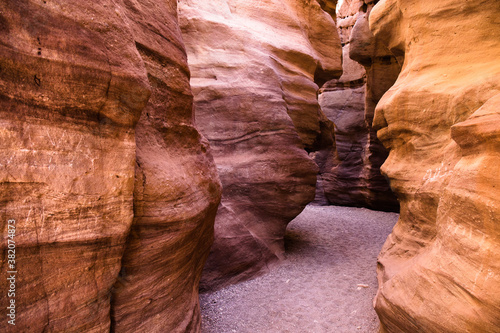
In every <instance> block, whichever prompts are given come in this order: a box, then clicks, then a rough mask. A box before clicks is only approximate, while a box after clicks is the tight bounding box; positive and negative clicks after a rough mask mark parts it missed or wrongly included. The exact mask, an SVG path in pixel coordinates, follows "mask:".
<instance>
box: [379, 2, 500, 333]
mask: <svg viewBox="0 0 500 333" xmlns="http://www.w3.org/2000/svg"><path fill="white" fill-rule="evenodd" d="M499 15H500V6H499V5H498V2H497V1H475V2H471V1H465V0H462V1H456V0H454V1H451V0H445V1H431V0H418V1H417V0H414V1H406V2H403V1H394V0H391V1H381V2H380V3H379V4H378V5H377V6H375V7H374V9H373V11H372V12H371V15H370V27H371V29H372V31H373V32H374V34H375V37H376V38H379V39H380V40H383V41H384V42H385V43H386V45H388V46H389V48H390V49H391V51H392V53H393V54H395V55H397V56H401V55H403V54H404V64H403V68H402V72H401V74H400V76H399V77H398V79H397V81H396V83H395V84H394V86H393V87H392V88H391V89H390V90H389V91H388V92H387V93H386V94H385V95H384V97H383V98H382V100H381V101H380V103H379V104H378V105H377V109H376V114H375V126H376V127H377V129H378V137H379V138H380V139H381V141H382V142H383V143H384V145H385V146H386V147H387V148H388V149H389V150H390V154H389V157H388V159H387V161H386V162H385V164H384V165H383V167H382V170H383V172H384V173H385V174H386V175H387V176H388V177H389V178H390V179H391V186H392V188H393V190H394V191H395V192H396V194H397V196H398V198H399V199H400V201H401V216H400V220H399V221H398V223H397V225H396V226H395V228H394V230H393V232H392V234H391V235H390V236H389V237H388V239H387V242H386V244H385V245H384V247H383V249H382V252H381V254H380V256H379V268H378V278H379V290H378V294H377V296H376V299H375V308H376V311H377V313H378V315H379V317H380V320H381V326H382V329H381V330H382V331H383V332H498V330H499V327H500V310H499V309H500V287H499V286H500V223H499V222H500V201H499V199H498V198H499V195H500V169H499V162H500V154H499V152H500V144H499V143H500V114H499V110H500V62H499V61H498V59H499V57H500V19H499V17H500V16H499Z"/></svg>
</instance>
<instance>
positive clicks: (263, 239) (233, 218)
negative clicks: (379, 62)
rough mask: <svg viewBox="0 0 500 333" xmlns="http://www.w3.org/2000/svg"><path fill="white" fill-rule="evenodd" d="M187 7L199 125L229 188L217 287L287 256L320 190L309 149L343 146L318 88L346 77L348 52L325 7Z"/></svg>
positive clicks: (214, 266)
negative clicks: (291, 226)
mask: <svg viewBox="0 0 500 333" xmlns="http://www.w3.org/2000/svg"><path fill="white" fill-rule="evenodd" d="M327 5H328V6H330V8H331V6H332V2H323V6H327ZM333 7H334V5H333ZM325 8H326V7H325ZM179 9H180V10H179V15H180V20H181V28H182V31H183V35H184V39H185V41H186V48H187V51H188V58H189V66H190V68H191V71H192V78H191V85H192V87H193V93H194V96H195V105H196V110H197V112H196V123H197V125H198V126H199V128H200V130H201V132H202V133H203V134H204V135H205V136H206V137H207V138H208V140H209V141H210V145H211V147H212V149H213V154H214V159H215V163H216V165H217V169H218V172H219V175H220V178H221V182H222V184H223V198H222V203H221V205H220V207H219V211H218V214H217V219H216V223H215V242H214V246H213V248H212V252H211V254H210V256H209V259H208V262H207V265H206V268H205V272H204V275H203V281H202V285H203V288H206V289H210V288H217V287H220V286H222V285H223V284H226V283H234V282H237V281H240V280H243V279H246V278H248V277H251V276H253V275H255V274H257V273H259V272H261V271H263V270H265V269H266V267H267V265H268V264H270V263H271V262H273V261H275V260H277V259H279V258H282V257H283V254H284V242H283V236H284V232H285V228H286V225H287V224H288V222H289V221H291V220H292V219H293V218H294V217H295V216H296V215H298V214H299V213H300V212H301V211H302V209H303V208H304V206H305V205H306V204H307V203H308V202H310V201H311V200H312V199H313V198H314V193H315V184H316V174H317V166H316V164H315V163H314V162H313V161H312V160H311V159H310V158H309V157H308V154H307V152H306V151H305V150H304V148H305V149H307V150H315V149H317V148H318V147H319V146H321V145H323V144H324V142H325V141H328V140H329V142H330V144H331V143H332V142H333V138H332V125H331V123H330V122H329V121H328V120H327V119H326V117H325V116H324V115H323V114H322V113H321V110H320V108H319V106H318V101H317V96H316V94H317V90H318V85H317V84H316V83H315V81H316V82H319V83H321V82H324V81H326V80H327V79H329V78H332V77H335V76H337V77H338V76H339V75H340V74H341V71H342V67H341V63H340V54H341V49H340V43H339V39H338V35H337V33H336V29H335V24H334V22H333V19H332V17H331V16H330V15H329V14H327V13H326V12H324V11H323V10H322V9H321V7H320V5H319V4H318V3H317V2H316V1H311V0H307V1H297V0H287V1H277V0H269V1H243V0H217V1H210V2H206V1H201V0H182V1H181V2H180V7H179Z"/></svg>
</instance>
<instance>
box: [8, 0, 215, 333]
mask: <svg viewBox="0 0 500 333" xmlns="http://www.w3.org/2000/svg"><path fill="white" fill-rule="evenodd" d="M160 13H161V14H160ZM146 22H147V23H146ZM182 48H183V46H182V42H181V40H180V31H179V28H178V26H177V23H176V3H175V1H168V2H161V3H160V2H156V1H146V2H141V4H140V5H139V4H138V3H137V2H135V1H101V2H99V3H93V4H92V5H89V4H88V3H85V2H81V1H64V2H59V1H10V0H8V1H3V2H2V3H0V122H1V123H2V126H1V130H0V145H1V149H0V154H1V156H0V163H1V168H0V188H1V191H0V193H1V202H2V206H1V208H2V209H1V215H2V216H1V222H0V223H1V226H2V234H3V238H2V242H1V244H0V247H1V249H2V262H1V265H0V269H1V271H2V274H1V276H2V279H1V282H0V289H1V290H2V291H5V290H7V289H8V288H7V282H6V281H7V280H6V278H5V272H6V271H7V265H6V264H7V262H6V261H4V258H6V257H7V251H6V247H7V239H6V235H7V221H8V220H9V219H15V220H16V237H15V242H16V263H17V266H16V268H17V271H18V276H17V277H18V279H17V290H16V308H17V320H16V326H10V325H8V324H7V321H6V320H2V321H0V330H1V331H4V332H5V331H9V330H11V331H12V329H13V331H15V332H42V331H47V332H106V331H109V330H110V324H111V320H110V310H111V311H112V312H113V318H114V321H115V324H114V327H115V328H117V331H118V329H119V330H120V331H121V332H125V331H131V332H141V331H143V332H145V331H149V332H151V331H161V330H163V331H169V332H173V331H176V330H179V329H184V328H186V327H188V328H189V330H191V331H196V330H197V326H198V324H199V319H198V318H197V311H198V305H197V280H198V279H199V276H200V273H201V266H202V265H203V259H204V256H206V255H207V253H208V247H209V245H210V242H211V237H212V235H211V231H210V230H211V229H210V228H211V226H212V225H213V218H214V214H215V209H216V207H217V203H218V201H217V198H218V195H217V194H218V193H217V192H218V181H217V176H216V175H215V168H214V167H213V164H212V163H211V160H210V157H209V155H207V154H206V153H205V151H206V143H203V140H202V139H201V138H200V136H199V135H198V134H197V133H196V130H195V129H194V128H193V125H192V115H191V96H190V92H189V84H188V70H187V64H186V56H185V52H184V51H183V49H182ZM150 96H151V98H150ZM146 111H147V112H146ZM141 113H142V116H141ZM139 118H141V120H140V121H139ZM138 121H139V126H138V130H137V133H138V135H137V137H136V135H135V130H134V128H135V126H136V124H137V122H138ZM136 141H137V147H138V149H137V161H138V162H139V163H138V164H136ZM179 155H181V156H182V157H179ZM139 164H141V165H140V166H139ZM134 169H136V173H137V177H136V180H135V183H136V185H135V189H134ZM144 175H146V177H149V178H148V179H145V177H144ZM134 196H135V200H134ZM152 202H154V203H152ZM134 206H135V212H136V217H137V218H136V219H135V223H134V226H133V227H132V230H133V233H132V234H131V237H130V238H129V244H128V245H127V250H126V258H125V260H124V269H123V270H122V274H121V280H120V281H121V282H122V285H121V286H117V288H118V289H117V290H115V293H114V295H113V296H114V297H113V309H110V308H111V307H110V304H111V294H112V287H113V284H114V283H115V282H116V280H117V276H118V274H119V270H120V266H121V260H122V255H123V251H124V246H125V243H126V240H127V235H128V234H129V231H130V228H131V225H132V221H133V216H134ZM145 214H147V219H145V218H143V217H144V216H145ZM146 220H147V221H146ZM165 251H166V252H165ZM160 252H161V255H160ZM193 253H194V254H193ZM159 281H162V282H161V284H160V283H158V282H159ZM152 294H154V295H152ZM180 294H182V297H181V296H179V295H180ZM124 296H126V297H127V299H126V300H124ZM162 296H163V298H160V297H162ZM171 298H174V300H172V299H171ZM8 301H9V299H8V298H7V297H5V296H2V297H1V298H0V305H1V307H2V308H4V309H5V308H6V307H7V302H8ZM146 303H147V304H146ZM131 309H133V311H130V310H131ZM127 311H130V312H133V313H132V314H131V315H130V317H128V318H124V317H123V316H122V315H123V314H124V313H127ZM4 319H5V318H4Z"/></svg>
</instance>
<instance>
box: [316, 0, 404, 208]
mask: <svg viewBox="0 0 500 333" xmlns="http://www.w3.org/2000/svg"><path fill="white" fill-rule="evenodd" d="M375 2H376V1H373V0H371V1H363V0H353V1H343V2H342V4H341V6H340V7H339V9H338V18H337V26H338V29H339V34H340V37H341V42H342V50H343V74H342V77H340V78H339V79H337V80H331V81H329V82H328V83H327V84H325V86H323V87H322V88H321V90H320V95H319V103H320V105H321V108H322V110H323V112H324V113H325V114H326V116H327V117H328V119H330V120H331V121H333V122H334V123H335V142H336V148H337V154H338V160H337V161H336V162H334V163H333V164H332V166H331V167H330V166H329V167H322V166H323V165H322V164H321V162H319V161H318V160H317V161H318V162H319V165H320V167H321V170H320V173H321V177H320V178H321V180H322V184H323V187H324V193H325V195H326V198H327V200H328V202H330V203H332V204H336V205H347V206H364V207H369V208H373V209H380V210H389V211H397V210H398V209H399V205H398V202H397V200H396V198H395V196H394V195H393V193H392V192H391V190H390V188H389V185H388V183H387V181H386V179H385V178H384V177H383V176H382V175H381V173H380V165H382V163H383V162H384V160H385V159H386V157H387V152H386V151H385V149H384V147H383V146H382V144H381V143H380V141H379V140H378V139H377V137H376V131H375V130H374V129H373V127H372V121H373V113H374V110H375V105H376V103H377V102H378V100H379V99H380V98H381V97H382V95H383V93H385V91H387V89H389V88H390V86H391V85H392V84H393V83H394V81H395V80H396V77H397V75H398V73H399V71H400V65H399V64H398V63H397V61H396V59H395V58H394V57H393V56H391V54H390V52H389V50H387V48H386V47H385V46H384V45H382V44H381V43H379V42H378V41H377V40H375V39H374V38H373V36H372V34H371V32H370V30H369V27H368V16H369V13H370V11H371V8H373V5H374V3H375Z"/></svg>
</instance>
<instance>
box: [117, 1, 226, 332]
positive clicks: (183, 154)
mask: <svg viewBox="0 0 500 333" xmlns="http://www.w3.org/2000/svg"><path fill="white" fill-rule="evenodd" d="M124 8H125V10H126V13H127V15H126V17H127V21H126V22H127V24H128V26H129V27H130V30H131V32H132V33H133V36H134V39H135V44H136V47H137V51H138V52H139V54H140V56H141V58H142V61H143V62H144V66H145V69H146V72H147V75H148V80H149V84H150V86H151V87H152V89H151V97H150V99H149V102H148V104H147V105H146V107H145V108H144V110H143V111H142V114H141V118H140V119H139V123H138V124H137V127H136V144H137V159H136V166H135V187H134V221H133V224H132V228H131V231H130V234H129V237H128V239H127V245H126V249H125V254H124V257H123V261H122V267H121V271H120V275H119V278H118V281H117V282H116V283H115V286H114V287H115V288H114V290H113V301H112V330H113V331H115V332H131V333H132V332H165V331H168V332H198V331H199V330H200V309H199V304H198V285H199V280H200V276H201V272H202V269H203V265H204V263H205V260H206V258H207V256H208V253H209V251H210V246H211V244H212V241H213V222H214V219H215V214H216V212H217V207H218V205H219V202H220V192H221V189H220V183H219V180H218V176H217V173H216V169H215V165H214V164H213V159H212V156H211V155H210V154H208V153H207V151H208V150H209V147H208V142H206V140H205V139H204V138H202V137H201V136H200V134H199V133H198V131H197V130H196V128H195V127H194V124H193V113H192V110H193V96H192V94H191V88H190V85H189V68H188V66H187V57H186V53H185V49H184V44H183V41H182V37H181V32H180V29H179V26H178V23H177V8H176V2H175V1H169V2H167V3H165V2H158V1H134V2H132V1H127V2H125V6H124Z"/></svg>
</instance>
